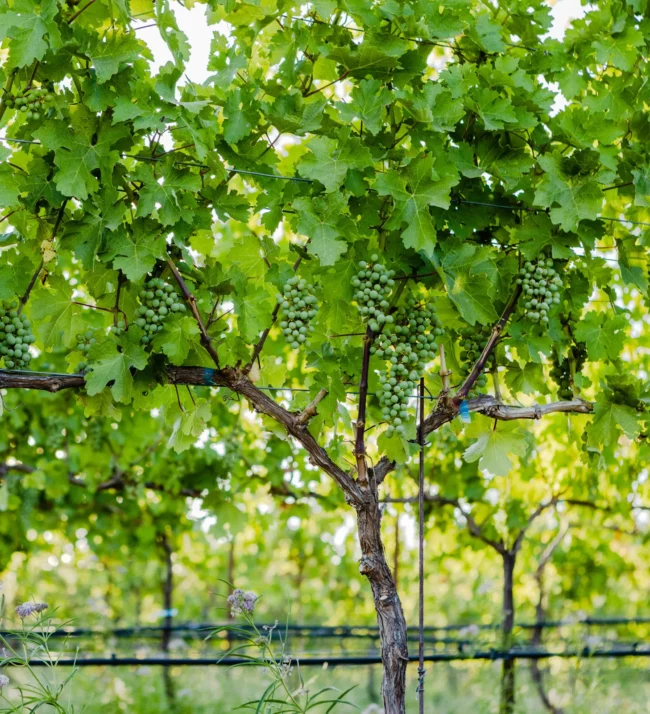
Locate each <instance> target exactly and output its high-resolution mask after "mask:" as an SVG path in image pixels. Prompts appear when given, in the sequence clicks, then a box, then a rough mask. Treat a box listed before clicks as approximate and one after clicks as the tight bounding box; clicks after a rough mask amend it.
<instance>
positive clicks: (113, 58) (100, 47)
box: [87, 32, 151, 84]
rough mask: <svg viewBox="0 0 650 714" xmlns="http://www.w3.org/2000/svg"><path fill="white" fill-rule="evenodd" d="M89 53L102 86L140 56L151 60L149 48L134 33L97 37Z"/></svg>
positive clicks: (116, 33)
mask: <svg viewBox="0 0 650 714" xmlns="http://www.w3.org/2000/svg"><path fill="white" fill-rule="evenodd" d="M87 52H88V57H90V60H91V62H92V63H93V66H94V68H95V72H96V73H97V81H98V82H99V83H100V84H103V83H104V82H107V81H108V80H109V79H110V78H111V77H112V76H113V75H114V74H117V72H119V71H120V69H122V67H123V66H124V65H125V64H128V63H131V62H134V61H135V60H136V59H138V57H140V55H144V56H145V57H149V58H151V55H150V53H149V50H148V49H147V46H146V45H145V44H144V43H142V42H140V41H139V40H138V39H137V37H136V36H135V33H133V32H129V33H121V32H115V33H113V34H110V35H108V36H106V37H96V38H95V39H94V42H92V43H91V45H90V46H89V47H88V51H87Z"/></svg>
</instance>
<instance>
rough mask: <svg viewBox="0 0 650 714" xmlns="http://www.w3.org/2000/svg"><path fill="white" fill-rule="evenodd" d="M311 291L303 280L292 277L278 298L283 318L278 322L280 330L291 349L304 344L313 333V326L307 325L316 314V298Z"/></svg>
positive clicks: (312, 288) (309, 286)
mask: <svg viewBox="0 0 650 714" xmlns="http://www.w3.org/2000/svg"><path fill="white" fill-rule="evenodd" d="M313 290H314V286H313V285H311V284H310V283H308V282H307V281H306V280H305V279H304V278H298V277H297V276H294V277H293V278H289V280H287V282H286V283H285V284H284V288H283V289H282V294H281V295H280V296H279V297H278V302H279V303H280V307H281V308H282V317H283V318H284V319H283V320H281V321H280V329H281V330H282V334H283V335H284V337H285V338H286V340H287V342H288V343H289V344H290V345H291V347H293V349H296V348H298V347H300V345H301V344H302V343H303V342H306V341H307V337H308V336H309V334H310V333H311V332H313V331H314V326H313V325H310V324H309V323H310V321H311V320H313V319H314V318H315V317H316V313H317V312H318V298H316V296H315V295H314V294H313Z"/></svg>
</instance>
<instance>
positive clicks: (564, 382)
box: [550, 342, 587, 399]
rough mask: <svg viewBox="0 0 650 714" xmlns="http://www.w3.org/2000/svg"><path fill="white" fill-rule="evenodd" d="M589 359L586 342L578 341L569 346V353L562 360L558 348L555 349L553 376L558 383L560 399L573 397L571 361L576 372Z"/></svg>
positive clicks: (575, 372)
mask: <svg viewBox="0 0 650 714" xmlns="http://www.w3.org/2000/svg"><path fill="white" fill-rule="evenodd" d="M586 359H587V347H586V345H585V343H584V342H576V343H575V344H574V345H572V346H571V347H570V348H569V354H568V355H567V357H566V358H565V359H564V360H563V361H562V362H560V356H559V355H558V353H557V350H555V349H554V350H553V355H552V360H553V367H552V368H551V372H550V374H551V378H552V379H553V381H554V382H555V383H556V384H557V394H558V397H560V399H573V379H572V377H571V362H572V361H573V365H574V374H578V372H581V371H582V368H583V366H584V364H585V361H586Z"/></svg>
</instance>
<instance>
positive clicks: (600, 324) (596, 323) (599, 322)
mask: <svg viewBox="0 0 650 714" xmlns="http://www.w3.org/2000/svg"><path fill="white" fill-rule="evenodd" d="M626 327H627V320H626V319H625V318H624V317H623V316H622V315H616V316H614V317H613V316H612V315H611V314H608V313H606V312H595V311H594V310H591V311H590V312H588V313H587V314H586V315H585V316H584V317H583V318H582V320H580V322H579V323H578V325H577V326H576V328H575V336H576V340H578V341H579V342H585V343H586V344H587V351H588V353H589V359H590V360H594V361H598V360H615V359H618V356H619V355H620V353H621V350H622V349H623V344H624V340H625V332H624V329H625V328H626Z"/></svg>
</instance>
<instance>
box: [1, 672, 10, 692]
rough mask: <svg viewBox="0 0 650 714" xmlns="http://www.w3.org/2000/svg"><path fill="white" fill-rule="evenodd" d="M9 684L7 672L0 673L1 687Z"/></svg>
mask: <svg viewBox="0 0 650 714" xmlns="http://www.w3.org/2000/svg"><path fill="white" fill-rule="evenodd" d="M8 684H9V677H7V676H6V675H5V674H0V689H2V688H3V687H6V686H7V685H8Z"/></svg>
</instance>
